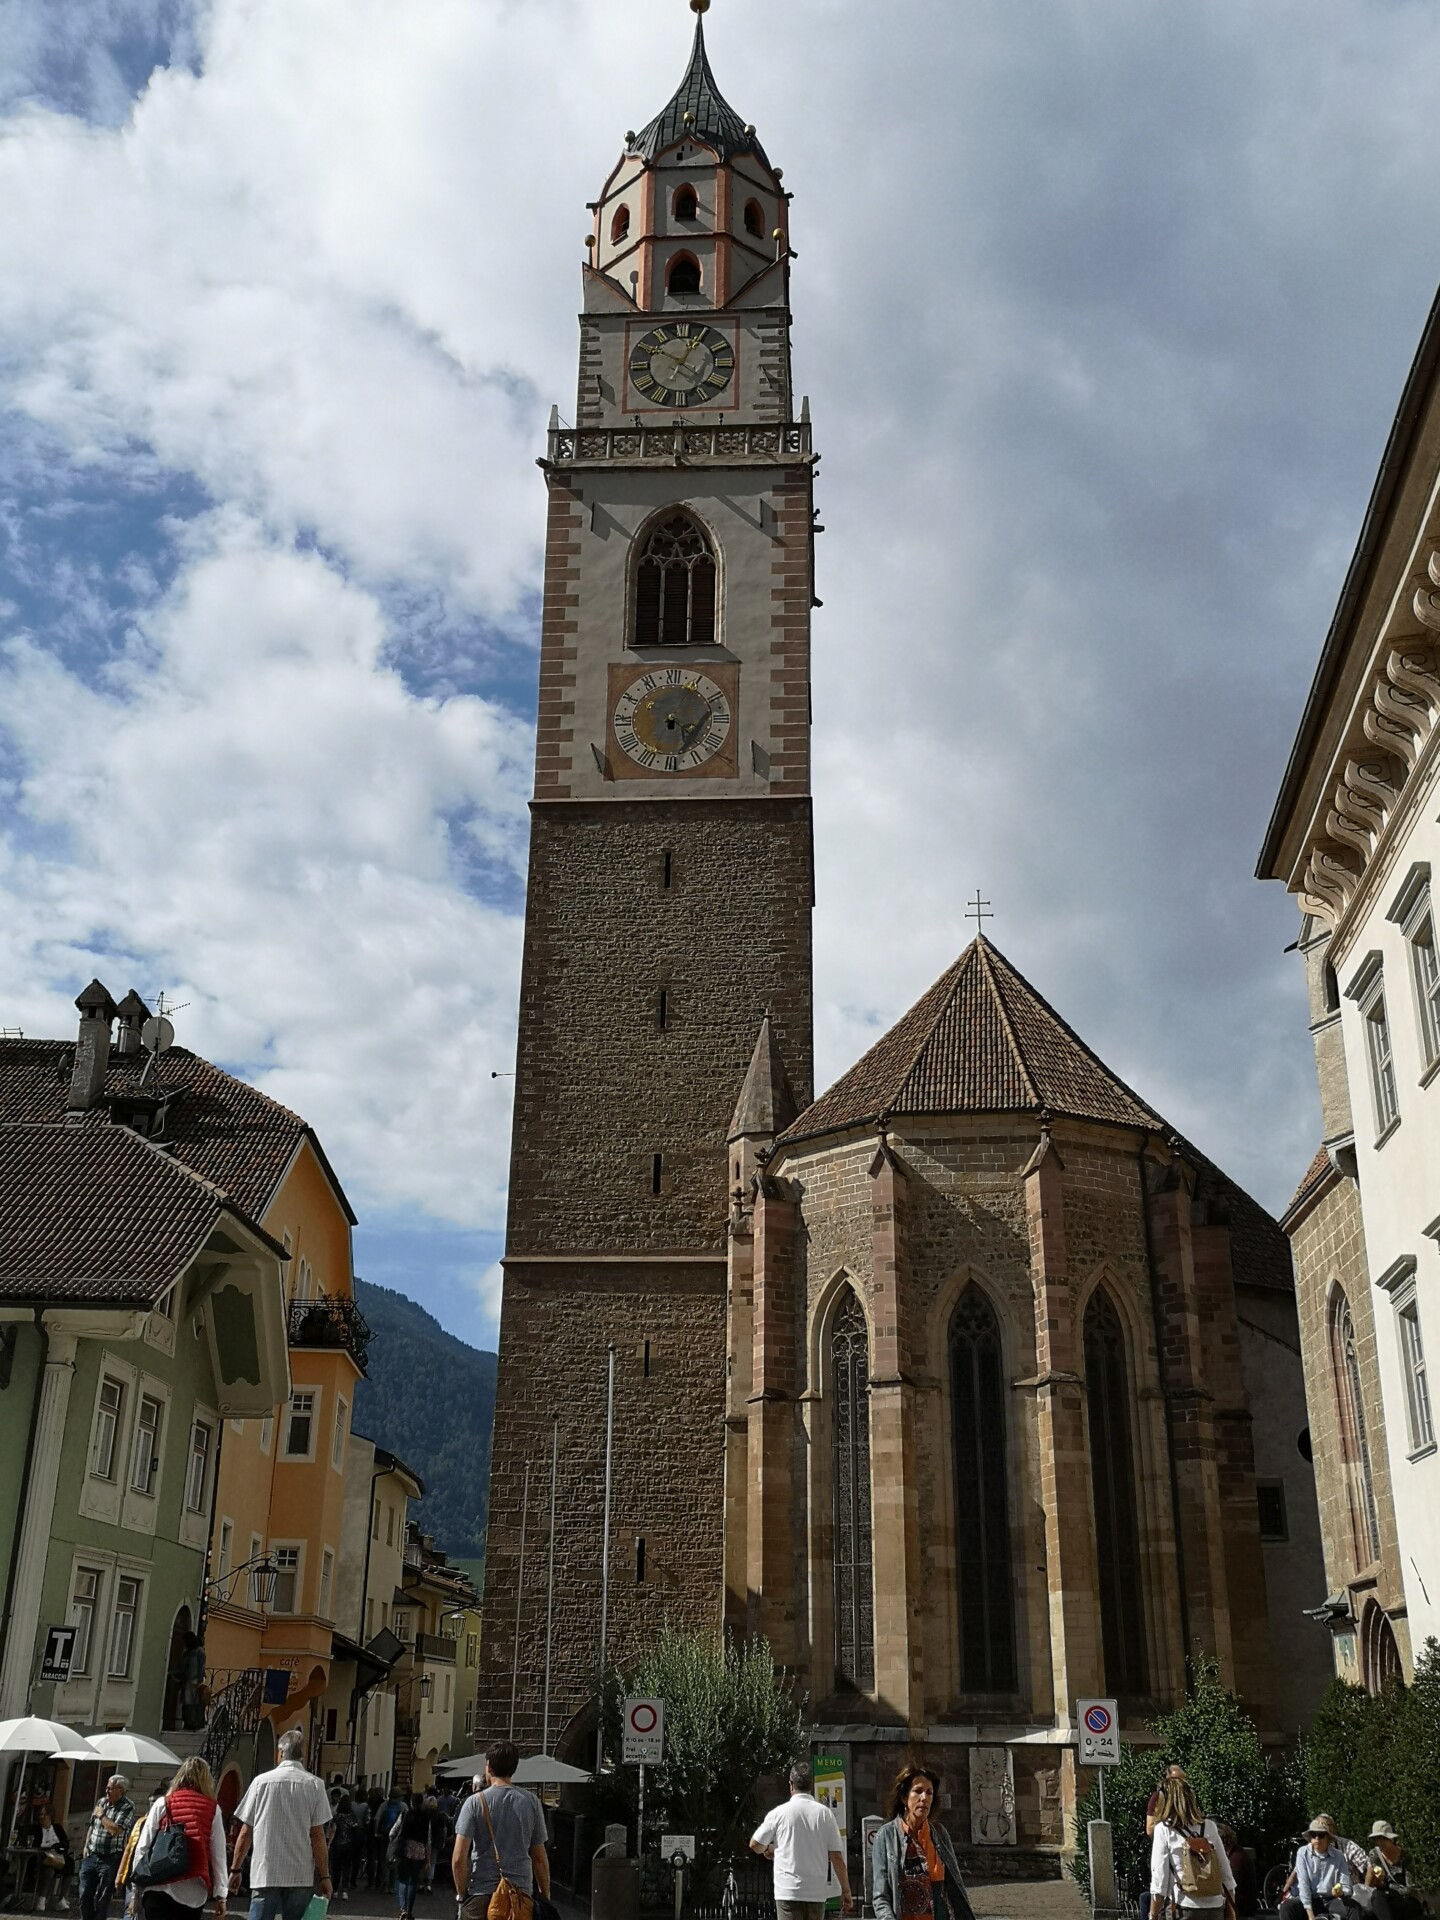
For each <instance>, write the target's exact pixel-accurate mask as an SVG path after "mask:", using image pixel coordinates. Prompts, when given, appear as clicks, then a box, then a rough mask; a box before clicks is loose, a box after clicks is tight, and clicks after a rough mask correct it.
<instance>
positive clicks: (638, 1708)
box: [630, 1700, 660, 1733]
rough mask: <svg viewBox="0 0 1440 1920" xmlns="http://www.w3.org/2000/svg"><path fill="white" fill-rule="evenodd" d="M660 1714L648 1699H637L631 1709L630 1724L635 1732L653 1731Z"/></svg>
mask: <svg viewBox="0 0 1440 1920" xmlns="http://www.w3.org/2000/svg"><path fill="white" fill-rule="evenodd" d="M659 1720H660V1716H659V1714H658V1713H657V1712H656V1711H655V1709H654V1707H652V1706H651V1704H650V1702H649V1701H648V1700H637V1701H636V1702H635V1705H634V1706H633V1707H632V1708H631V1709H630V1726H631V1728H632V1730H633V1731H634V1732H635V1733H653V1732H654V1731H655V1728H656V1726H657V1725H658V1724H659Z"/></svg>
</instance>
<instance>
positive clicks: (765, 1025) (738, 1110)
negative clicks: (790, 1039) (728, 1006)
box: [726, 1013, 799, 1141]
mask: <svg viewBox="0 0 1440 1920" xmlns="http://www.w3.org/2000/svg"><path fill="white" fill-rule="evenodd" d="M798 1112H799V1107H798V1106H797V1104H796V1100H795V1096H794V1094H793V1093H792V1092H791V1091H790V1078H789V1075H788V1074H787V1073H786V1071H785V1062H784V1060H783V1059H782V1058H781V1055H780V1043H779V1041H778V1040H777V1039H776V1038H775V1028H774V1026H773V1025H772V1023H771V1020H770V1015H769V1014H768V1013H767V1014H766V1015H765V1018H764V1019H763V1020H762V1021H761V1022H760V1035H759V1038H758V1039H757V1040H756V1042H755V1051H754V1053H752V1054H751V1056H750V1068H749V1071H748V1072H747V1073H746V1075H745V1084H744V1086H742V1087H741V1089H740V1098H739V1099H738V1100H737V1101H736V1103H735V1113H734V1116H733V1118H732V1119H731V1121H730V1132H729V1134H728V1135H727V1136H726V1137H727V1139H729V1140H732V1141H734V1140H755V1139H768V1140H773V1139H774V1138H775V1136H776V1135H777V1134H779V1133H783V1132H784V1131H785V1129H786V1127H788V1126H789V1124H790V1122H791V1121H792V1120H793V1119H794V1118H795V1116H796V1114H797V1113H798Z"/></svg>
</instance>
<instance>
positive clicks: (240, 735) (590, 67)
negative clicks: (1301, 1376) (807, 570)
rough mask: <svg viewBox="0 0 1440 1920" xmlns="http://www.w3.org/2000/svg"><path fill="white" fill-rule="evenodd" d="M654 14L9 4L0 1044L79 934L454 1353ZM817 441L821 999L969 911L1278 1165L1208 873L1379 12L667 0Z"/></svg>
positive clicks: (1282, 1094) (486, 1177) (1278, 609)
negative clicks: (549, 690) (698, 59)
mask: <svg viewBox="0 0 1440 1920" xmlns="http://www.w3.org/2000/svg"><path fill="white" fill-rule="evenodd" d="M691 25H692V21H691V16H690V14H689V12H688V11H687V10H686V8H685V7H684V6H683V4H682V3H681V0H615V4H612V5H610V6H607V7H605V8H603V9H601V8H597V7H595V6H594V5H593V4H591V5H589V6H586V5H583V4H581V0H526V4H525V5H524V6H523V7H519V6H516V5H513V4H508V3H507V0H427V3H426V4H424V5H422V6H416V7H409V8H403V9H397V8H395V7H394V6H393V4H389V0H208V4H203V5H202V4H198V3H196V0H9V5H8V6H7V9H6V32H5V35H4V39H3V44H0V411H3V419H0V1026H5V1027H11V1028H14V1027H19V1028H22V1029H23V1030H24V1031H25V1032H27V1033H63V1032H67V1031H68V1030H69V1026H70V1023H71V1020H72V1018H73V1013H72V1011H71V1006H70V1003H71V1001H72V1000H73V997H74V995H75V993H76V992H77V991H78V989H79V987H80V986H81V985H83V984H84V982H85V981H86V980H87V979H88V978H89V977H90V975H91V974H92V973H99V974H100V975H101V977H102V978H104V979H105V980H106V981H107V983H108V984H109V985H110V986H111V987H112V989H113V990H115V991H116V992H121V991H123V990H124V989H125V988H126V987H128V986H129V985H131V984H132V983H133V984H134V985H136V986H137V987H139V988H140V990H141V991H142V992H143V993H146V994H148V995H152V996H153V995H154V994H155V993H157V992H159V991H160V990H161V989H162V988H163V989H164V990H165V991H167V993H169V994H170V995H171V997H172V998H173V999H174V1000H175V1001H177V1002H180V1001H183V1002H187V1003H188V1005H187V1006H186V1008H185V1010H184V1012H183V1013H182V1014H181V1015H180V1016H179V1025H180V1030H181V1038H182V1040H183V1041H184V1042H185V1043H186V1044H189V1045H192V1046H195V1047H196V1048H198V1049H199V1050H201V1051H203V1052H206V1053H209V1054H211V1055H212V1056H214V1057H216V1058H219V1059H222V1060H224V1061H225V1062H226V1063H227V1064H230V1065H232V1066H233V1067H235V1068H236V1069H237V1070H239V1071H242V1072H245V1073H247V1074H250V1075H252V1076H253V1077H255V1078H256V1079H257V1080H258V1081H259V1082H260V1083H261V1084H263V1085H265V1086H266V1087H267V1088H268V1089H269V1090H271V1091H272V1092H274V1093H275V1094H276V1095H277V1096H278V1097H279V1098H281V1099H284V1100H286V1101H287V1102H288V1103H289V1104H291V1105H293V1106H295V1107H297V1108H298V1109H299V1110H300V1111H301V1112H303V1113H304V1114H305V1115H306V1117H307V1118H308V1119H310V1120H311V1121H312V1122H313V1123H314V1124H315V1125H316V1126H317V1127H318V1128H319V1130H320V1132H321V1134H322V1136H323V1138H324V1140H325V1142H326V1145H327V1149H328V1151H329V1153H330V1155H331V1158H332V1160H333V1161H334V1163H335V1165H336V1167H337V1170H338V1171H339V1172H340V1175H341V1178H342V1179H343V1181H344V1182H345V1185H346V1187H347V1190H348V1191H349V1192H350V1194H351V1197H352V1199H353V1200H354V1201H355V1203H356V1205H357V1208H358V1210H359V1211H360V1213H361V1216H362V1227H361V1230H360V1233H359V1236H358V1241H357V1262H358V1266H359V1269H360V1271H361V1272H365V1273H368V1274H369V1276H370V1277H371V1278H373V1279H377V1280H381V1281H383V1282H384V1283H385V1284H387V1285H391V1286H396V1287H399V1288H401V1289H402V1290H404V1291H406V1292H408V1293H411V1294H412V1295H414V1296H415V1297H416V1298H418V1299H420V1300H422V1301H424V1302H425V1304H426V1305H428V1306H430V1307H431V1308H432V1309H433V1310H434V1311H436V1312H437V1313H439V1314H440V1316H441V1317H442V1318H443V1319H444V1320H445V1321H446V1323H447V1324H448V1325H450V1326H452V1327H453V1328H454V1330H455V1331H456V1332H458V1333H460V1334H461V1335H462V1336H463V1337H466V1338H470V1339H473V1340H476V1341H477V1342H483V1343H490V1342H491V1341H493V1337H494V1331H495V1327H494V1312H495V1306H496V1300H497V1293H496V1267H495V1262H496V1260H497V1258H498V1254H499V1251H500V1229H501V1224H502V1221H503V1201H504V1182H505V1161H506V1153H507V1149H508V1128H509V1100H510V1083H509V1082H508V1080H505V1079H498V1080H497V1079H492V1078H491V1075H492V1073H494V1072H497V1071H498V1072H502V1073H503V1072H505V1071H507V1070H508V1069H509V1067H510V1065H511V1064H512V1055H513V1048H514V1014H515V997H516V986H517V975H518V963H519V947H520V914H521V910H522V904H523V880H524V853H525V832H526V811H525V802H526V799H527V796H528V787H529V771H530V767H529V760H530V751H531V736H530V729H531V715H532V704H533V682H534V673H535V644H536V630H537V622H538V589H539V579H540V559H541V554H540V540H541V535H542V530H543V507H544V500H543V489H542V487H541V484H540V481H539V477H538V476H537V474H536V473H535V469H534V464H533V462H534V457H535V455H536V453H537V452H538V451H539V450H540V449H541V447H542V444H543V441H542V436H543V432H544V427H545V421H546V416H547V414H548V410H549V406H550V403H551V401H552V400H558V401H559V403H560V406H561V409H562V412H565V413H568V411H569V407H570V404H571V397H572V395H573V391H574V377H575V376H574V353H575V344H576V330H575V312H576V308H577V305H578V298H579V263H580V259H581V257H582V252H583V248H582V242H583V236H584V233H585V231H586V229H587V219H588V217H587V215H586V211H585V203H586V201H587V200H589V199H590V198H592V197H593V196H594V194H595V193H596V191H597V190H598V188H599V186H600V183H601V181H602V180H603V178H604V176H605V174H606V172H607V171H608V169H609V166H610V164H611V163H612V161H613V159H614V157H615V156H616V154H617V152H618V150H619V146H620V142H621V137H622V135H623V133H624V131H625V129H626V128H627V127H632V126H636V125H640V124H643V121H644V120H645V119H646V118H647V117H648V116H649V115H650V114H651V113H653V112H654V111H656V110H657V109H658V107H659V106H660V105H661V104H663V102H664V100H665V99H666V98H667V96H668V94H669V93H670V91H671V89H672V88H673V86H674V84H675V81H676V80H677V79H678V77H679V74H680V72H681V70H682V68H683V65H684V61H685V57H686V53H687V49H688V42H689V35H690V29H691ZM709 34H710V46H711V53H712V58H713V60H714V63H715V65H716V68H717V71H718V73H719V75H720V78H721V81H722V84H723V85H724V87H725V89H726V91H727V92H728V93H729V95H730V97H731V99H732V101H733V102H734V104H735V105H736V106H737V108H738V109H739V110H740V111H742V113H744V114H745V115H746V116H747V117H749V118H752V119H753V120H754V121H755V122H756V124H757V125H758V126H759V128H760V131H761V134H762V137H763V138H764V140H765V142H766V145H767V148H768V149H769V151H770V153H771V155H772V157H773V158H775V159H776V161H777V162H778V163H779V164H781V165H783V166H784V168H785V173H786V184H787V185H788V186H789V187H790V188H792V189H793V191H794V194H795V205H794V235H795V244H796V247H797V249H798V252H799V261H798V265H797V270H796V276H795V306H796V323H795V341H796V356H797V375H798V379H799V384H800V386H801V387H802V389H808V390H809V392H810V393H811V395H812V400H813V407H814V417H815V424H816V436H817V443H818V445H819V446H820V447H821V448H822V450H823V453H824V464H823V465H822V468H821V478H820V500H821V505H822V514H823V518H824V521H825V524H826V526H827V527H828V529H829V532H828V534H827V536H826V539H825V540H824V541H823V542H822V544H821V554H820V568H821V577H820V592H821V594H822V596H823V598H824V600H825V609H824V612H823V613H822V614H821V615H820V616H819V618H818V620H817V627H816V668H815V717H816V796H817V798H816V807H817V835H818V847H817V861H818V878H819V910H818V914H817V922H816V937H817V988H818V1016H817V1042H818V1053H819V1062H820V1077H821V1079H822V1081H823V1080H824V1079H827V1078H831V1077H833V1076H834V1075H835V1074H837V1073H838V1072H840V1071H841V1070H842V1069H843V1068H844V1067H845V1066H846V1065H847V1064H848V1063H849V1061H850V1060H851V1059H853V1058H854V1056H855V1055H856V1053H857V1052H859V1051H860V1049H861V1048H862V1047H863V1046H864V1045H865V1044H866V1043H867V1041H868V1040H869V1039H871V1038H873V1037H874V1036H875V1035H876V1033H877V1032H878V1031H880V1030H882V1029H883V1027H884V1026H886V1025H888V1024H889V1022H890V1021H891V1020H893V1019H894V1018H895V1017H896V1016H897V1015H898V1014H899V1013H900V1012H901V1011H902V1010H903V1008H904V1007H905V1006H906V1005H908V1004H909V1003H910V1002H911V1001H912V1000H913V999H914V998H915V997H916V995H917V994H918V993H919V992H920V991H921V990H923V988H924V987H925V986H926V985H927V984H928V983H929V981H930V980H931V979H932V978H933V977H934V976H935V975H936V974H937V973H938V972H939V971H940V970H941V969H942V968H943V967H944V966H945V965H947V964H948V962H949V961H950V960H951V959H952V958H953V957H954V954H955V953H956V952H957V951H958V950H959V948H960V947H961V946H963V944H964V943H965V941H966V939H967V937H968V932H969V928H968V926H967V924H966V922H965V919H964V902H965V900H966V899H967V898H968V897H969V896H970V895H971V894H973V892H974V890H975V888H976V887H977V886H979V887H981V888H983V890H984V892H985V893H986V895H987V896H988V897H989V898H990V899H991V900H992V901H993V903H994V906H995V909H996V914H997V917H996V920H995V921H994V923H993V926H992V927H991V929H990V931H991V932H992V934H993V936H994V937H995V938H996V939H997V941H998V942H999V943H1000V945H1001V946H1002V947H1003V948H1004V950H1005V951H1006V952H1007V954H1008V955H1009V956H1010V958H1011V959H1012V960H1013V961H1014V962H1015V964H1016V965H1018V966H1019V967H1020V968H1021V970H1022V971H1023V972H1025V973H1026V974H1027V975H1028V976H1029V977H1030V978H1031V979H1032V980H1033V981H1034V982H1035V984H1036V985H1037V986H1038V987H1039V988H1040V990H1041V991H1042V992H1043V993H1045V994H1046V996H1047V997H1048V998H1049V999H1050V1000H1051V1001H1052V1002H1053V1003H1054V1004H1055V1005H1056V1006H1057V1007H1058V1008H1059V1010H1060V1011H1061V1012H1062V1013H1063V1014H1064V1015H1065V1016H1066V1017H1067V1018H1068V1019H1069V1020H1070V1021H1071V1022H1072V1023H1073V1024H1074V1025H1076V1026H1077V1027H1078V1028H1079V1029H1080V1030H1081V1032H1082V1033H1084V1035H1085V1036H1086V1038H1087V1039H1088V1040H1089V1041H1090V1042H1091V1044H1092V1045H1094V1046H1095V1047H1096V1049H1097V1050H1098V1051H1099V1052H1100V1053H1101V1054H1102V1055H1103V1056H1104V1057H1105V1058H1106V1059H1107V1060H1108V1061H1109V1062H1110V1064H1111V1065H1113V1066H1114V1067H1115V1068H1116V1070H1117V1071H1119V1072H1121V1073H1122V1074H1123V1075H1124V1076H1125V1077H1126V1078H1127V1079H1128V1080H1129V1081H1130V1082H1131V1083H1132V1084H1134V1085H1135V1086H1136V1087H1137V1088H1138V1089H1139V1090H1140V1091H1141V1092H1142V1093H1143V1094H1144V1095H1145V1097H1146V1098H1147V1099H1148V1100H1150V1101H1151V1102H1152V1103H1154V1104H1155V1105H1157V1106H1158V1107H1159V1108H1160V1109H1161V1111H1163V1112H1165V1113H1166V1114H1167V1115H1168V1116H1169V1117H1170V1118H1171V1119H1172V1120H1173V1121H1174V1122H1175V1123H1176V1124H1177V1125H1178V1126H1180V1127H1182V1128H1183V1129H1184V1131H1185V1132H1186V1133H1187V1134H1189V1135H1190V1137H1192V1138H1193V1139H1194V1140H1195V1141H1196V1142H1197V1143H1198V1144H1199V1145H1200V1146H1202V1147H1203V1148H1204V1149H1205V1150H1206V1151H1207V1152H1209V1153H1210V1154H1211V1155H1213V1156H1214V1157H1215V1158H1216V1159H1218V1160H1219V1161H1220V1162H1221V1163H1222V1164H1223V1165H1224V1166H1225V1167H1226V1168H1227V1170H1228V1171H1230V1172H1231V1173H1232V1174H1233V1175H1234V1176H1235V1177H1237V1178H1239V1179H1240V1180H1242V1181H1243V1182H1244V1183H1245V1184H1247V1185H1248V1186H1249V1187H1250V1188H1251V1190H1252V1191H1254V1192H1255V1193H1256V1194H1257V1196H1258V1197H1259V1198H1261V1199H1262V1200H1264V1201H1266V1202H1267V1203H1268V1204H1270V1205H1271V1206H1273V1207H1279V1206H1280V1205H1282V1204H1283V1202H1284V1200H1285V1198H1286V1197H1287V1195H1288V1192H1289V1191H1290V1189H1291V1187H1292V1186H1293V1184H1294V1182H1295V1181H1296V1179H1297V1178H1298V1176H1299V1174H1300V1172H1301V1170H1302V1169H1303V1167H1304V1165H1305V1163H1306V1161H1307V1160H1308V1158H1309V1156H1310V1154H1311V1152H1312V1151H1313V1148H1314V1145H1315V1143H1316V1139H1317V1137H1318V1132H1317V1130H1318V1114H1317V1107H1316V1101H1315V1097H1314V1091H1313V1074H1312V1069H1311V1065H1310V1059H1309V1043H1308V1039H1307V1036H1306V1033H1305V1024H1304V1008H1303V1003H1302V997H1301V993H1300V979H1299V971H1298V967H1297V966H1296V963H1295V962H1294V960H1293V958H1289V959H1287V958H1286V956H1285V954H1284V951H1283V949H1284V947H1285V946H1286V944H1287V942H1288V941H1289V940H1290V939H1291V938H1292V937H1293V934H1294V931H1295V927H1296V916H1295V914H1294V911H1293V908H1292V906H1291V905H1290V903H1288V902H1287V901H1286V899H1285V898H1284V896H1283V895H1282V894H1281V893H1280V891H1279V889H1278V888H1273V887H1272V888H1262V887H1261V886H1259V885H1258V884H1257V883H1256V882H1255V881H1254V880H1253V879H1252V877H1251V874H1252V868H1253V865H1254V858H1255V854H1256V850H1257V848H1258V846H1259V842H1260V838H1261V835H1262V833H1263V830H1264V826H1265V821H1266V818H1267V817H1268V813H1269V808H1270V805H1271V802H1272V799H1273V796H1274V793H1275V790H1276V787H1277V785H1278V782H1279V778H1280V774H1281V771H1282V768H1283V765H1284V760H1285V756H1286V753H1287V752H1288V748H1289V742H1290V738H1291V735H1292V732H1293V729H1294V725H1295V722H1296V720H1297V718H1298V715H1299V711H1300V707H1301V704H1302V701H1303V698H1304V692H1305V688H1306V686H1307V685H1308V681H1309V678H1310V674H1311V672H1312V670H1313V666H1314V662H1315V659H1316V657H1317V655H1318V652H1319V647H1320V643H1321V640H1322V638H1323V634H1324V630H1325V627H1326V624H1327V622H1328V620H1329V616H1330V612H1331V610H1332V608H1333V605H1334V601H1335V598H1336V595H1337V593H1338V590H1339V585H1340V581H1341V578H1342V575H1343V572H1344V568H1345V565H1346V562H1347V560H1348V556H1349V552H1350V549H1351V547H1352V546H1353V543H1354V539H1355V536H1356V533H1357V531H1358V527H1359V523H1360V518H1361V515H1362V513H1363V511H1364V505H1365V501H1366V498H1367V495H1368V492H1369V487H1370V484H1371V481H1372V479H1373V476H1374V472H1375V467H1376V464H1377V462H1378V459H1379V456H1380V452H1381V449H1382V446H1383V442H1384V438H1385V435H1386V432H1387V430H1388V427H1389V424H1390V420H1391V418H1392V416H1393V412H1394V408H1395V404H1396V402H1397V399H1398V396H1399V391H1400V387H1401V383H1402V381H1403V378H1404V374H1405V370H1406V367H1407V365H1408V363H1409V360H1410V357H1411V355H1412V353H1413V351H1414V347H1415V344H1416V341H1417V340H1418V337H1419V332H1420V328H1421V326H1422V324H1423V320H1424V316H1425V313H1426V310H1427V307H1428V305H1429V302H1430V299H1431V296H1432V293H1433V290H1434V286H1435V283H1436V281H1437V279H1440V239H1437V238H1436V235H1437V233H1440V222H1437V219H1436V206H1435V199H1436V193H1435V188H1434V185H1433V183H1434V181H1435V180H1436V179H1437V178H1440V168H1437V164H1436V162H1437V157H1440V155H1437V148H1440V126H1437V123H1436V117H1435V115H1434V112H1433V96H1434V88H1435V82H1436V79H1437V75H1440V21H1437V19H1436V17H1435V16H1434V14H1433V13H1432V11H1431V10H1430V9H1428V8H1426V7H1423V6H1421V5H1419V4H1418V3H1417V0H1304V4H1302V3H1301V0H1272V4H1269V5H1267V6H1265V7H1263V8H1257V7H1256V6H1254V4H1253V0H1211V4H1208V5H1207V6H1206V7H1204V8H1198V9H1197V8H1191V9H1182V8H1176V7H1168V6H1157V5H1155V4H1154V0H1028V4H1027V5H1026V6H1025V7H1024V8H1020V9H1017V8H1015V7H1013V6H1007V5H1005V4H1003V3H1002V0H967V4H965V5H962V6H958V7H953V8H943V9H942V8H937V7H936V6H935V5H934V0H892V4H891V6H889V7H888V8H886V9H882V10H864V9H857V8H855V7H854V6H853V5H849V6H847V5H843V4H842V0H787V4H786V6H785V7H784V8H783V9H777V8H775V7H774V6H773V5H766V4H763V0H715V5H714V6H713V8H712V10H711V13H710V16H709Z"/></svg>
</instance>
